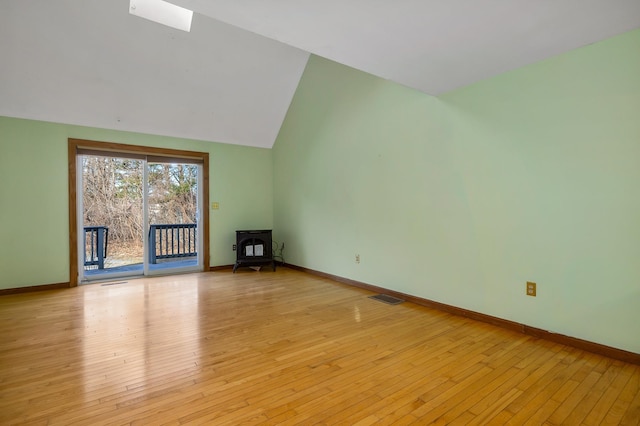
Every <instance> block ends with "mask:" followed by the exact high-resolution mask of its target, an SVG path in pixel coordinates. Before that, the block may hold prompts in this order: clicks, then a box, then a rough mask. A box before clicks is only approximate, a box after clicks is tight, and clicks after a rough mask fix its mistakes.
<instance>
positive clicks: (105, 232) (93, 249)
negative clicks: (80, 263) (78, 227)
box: [84, 226, 109, 269]
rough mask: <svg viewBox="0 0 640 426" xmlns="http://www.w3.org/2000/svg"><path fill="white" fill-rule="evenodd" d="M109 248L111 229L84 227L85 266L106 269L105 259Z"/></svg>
mask: <svg viewBox="0 0 640 426" xmlns="http://www.w3.org/2000/svg"><path fill="white" fill-rule="evenodd" d="M108 246H109V228H107V227H106V226H85V227H84V266H85V267H87V266H98V269H104V258H105V257H107V248H108Z"/></svg>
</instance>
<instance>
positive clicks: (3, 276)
mask: <svg viewBox="0 0 640 426" xmlns="http://www.w3.org/2000/svg"><path fill="white" fill-rule="evenodd" d="M68 138H79V139H90V140H97V141H105V142H117V143H126V144H135V145H143V146H154V147H160V148H176V149H186V150H192V151H203V152H208V153H209V161H210V170H209V179H210V184H209V191H210V194H209V199H210V201H212V202H213V201H217V202H219V203H220V209H219V210H210V212H209V213H210V223H211V235H210V245H211V259H210V263H211V266H217V265H229V264H232V263H233V262H234V261H235V252H233V251H232V245H233V244H234V242H235V230H236V229H243V228H267V229H270V228H271V227H272V226H273V184H272V154H271V150H268V149H259V148H250V147H242V146H236V145H225V144H219V143H212V142H203V141H194V140H185V139H177V138H169V137H160V136H151V135H145V134H137V133H127V132H120V131H114V130H103V129H95V128H87V127H79V126H70V125H63V124H53V123H47V122H41V121H31V120H20V119H14V118H7V117H0V203H1V204H0V242H1V243H0V289H2V288H17V287H27V286H35V285H43V284H52V283H59V282H68V281H69V242H68V238H69V237H68V235H69V212H68V199H69V198H68V190H67V139H68ZM208 207H210V206H208Z"/></svg>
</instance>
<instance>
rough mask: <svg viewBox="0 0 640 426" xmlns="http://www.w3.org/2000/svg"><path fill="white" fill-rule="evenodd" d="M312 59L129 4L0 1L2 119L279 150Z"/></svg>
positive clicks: (199, 19)
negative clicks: (162, 21) (151, 15)
mask: <svg viewBox="0 0 640 426" xmlns="http://www.w3.org/2000/svg"><path fill="white" fill-rule="evenodd" d="M308 57H309V54H308V53H307V52H304V51H302V50H299V49H296V48H294V47H291V46H287V45H284V44H282V43H279V42H277V41H273V40H271V39H268V38H265V37H262V36H259V35H256V34H254V33H251V32H248V31H245V30H242V29H239V28H237V27H234V26H231V25H229V24H225V23H223V22H220V21H216V20H213V19H211V18H208V17H206V16H204V15H199V14H195V15H194V18H193V24H192V28H191V32H190V33H186V32H183V31H179V30H174V29H172V28H168V27H164V26H162V25H159V24H156V23H154V22H151V21H147V20H145V19H142V18H139V17H136V16H132V15H130V14H129V0H55V1H51V0H20V1H0V61H1V65H0V115H4V116H10V117H19V118H30V119H37V120H44V121H53V122H60V123H68V124H78V125H84V126H92V127H99V128H108V129H118V130H127V131H135V132H142V133H149V134H156V135H165V136H175V137H183V138H192V139H201V140H207V141H215V142H224V143H230V144H240V145H249V146H256V147H267V148H270V147H271V146H272V145H273V143H274V141H275V138H276V136H277V135H278V132H279V130H280V125H281V124H282V121H283V120H284V116H285V115H286V112H287V108H288V107H289V104H290V103H291V99H292V97H293V94H294V93H295V90H296V87H297V85H298V82H299V80H300V76H301V75H302V72H303V71H304V67H305V65H306V62H307V59H308Z"/></svg>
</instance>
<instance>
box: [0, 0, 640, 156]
mask: <svg viewBox="0 0 640 426" xmlns="http://www.w3.org/2000/svg"><path fill="white" fill-rule="evenodd" d="M172 3H175V4H177V5H180V6H183V7H187V8H189V9H192V10H194V11H195V12H196V14H195V15H194V21H193V24H192V31H191V33H184V32H180V31H177V30H173V29H170V28H165V27H162V26H160V25H158V24H155V23H151V22H148V21H146V20H143V19H140V18H136V17H133V16H131V15H129V14H128V6H129V4H128V0H109V1H104V0H56V1H51V0H22V1H8V0H0V60H1V61H2V64H1V67H0V115H7V116H15V117H25V118H35V119H41V120H49V121H58V122H65V123H72V124H82V125H89V126H94V127H106V128H115V129H123V130H132V131H140V132H146V133H152V134H162V135H170V136H180V137H189V138H196V139H204V140H211V141H218V142H225V143H234V144H242V145H251V146H261V147H271V146H272V145H273V142H274V141H275V138H276V136H277V132H278V130H279V128H280V125H281V124H282V120H283V119H284V116H285V114H286V110H287V108H288V106H289V103H290V101H291V98H292V96H293V93H294V91H295V88H296V87H297V84H298V82H299V79H300V76H301V74H302V72H303V69H304V66H305V63H306V60H307V58H308V54H309V53H313V54H317V55H319V56H323V57H326V58H329V59H332V60H334V61H337V62H340V63H343V64H345V65H348V66H351V67H353V68H356V69H359V70H362V71H365V72H368V73H371V74H374V75H376V76H379V77H382V78H386V79H389V80H392V81H395V82H397V83H400V84H403V85H406V86H409V87H412V88H415V89H417V90H420V91H423V92H425V93H427V94H431V95H438V94H441V93H444V92H447V91H450V90H452V89H455V88H458V87H461V86H464V85H468V84H471V83H474V82H476V81H479V80H482V79H485V78H488V77H491V76H494V75H497V74H499V73H502V72H505V71H508V70H511V69H515V68H518V67H521V66H523V65H527V64H530V63H533V62H536V61H539V60H542V59H545V58H548V57H550V56H553V55H557V54H560V53H563V52H566V51H568V50H571V49H575V48H577V47H580V46H584V45H587V44H590V43H593V42H596V41H599V40H602V39H605V38H608V37H611V36H614V35H616V34H620V33H623V32H626V31H629V30H632V29H634V28H638V27H640V0H342V1H338V0H324V1H310V0H173V1H172Z"/></svg>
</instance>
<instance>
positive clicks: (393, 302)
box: [369, 294, 404, 305]
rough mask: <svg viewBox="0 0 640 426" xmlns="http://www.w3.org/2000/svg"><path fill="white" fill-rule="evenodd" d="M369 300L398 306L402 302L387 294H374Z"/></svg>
mask: <svg viewBox="0 0 640 426" xmlns="http://www.w3.org/2000/svg"><path fill="white" fill-rule="evenodd" d="M369 298H370V299H375V300H379V301H380V302H384V303H386V304H389V305H399V304H400V303H402V302H404V300H402V299H398V298H397V297H393V296H389V295H387V294H376V295H375V296H369Z"/></svg>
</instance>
